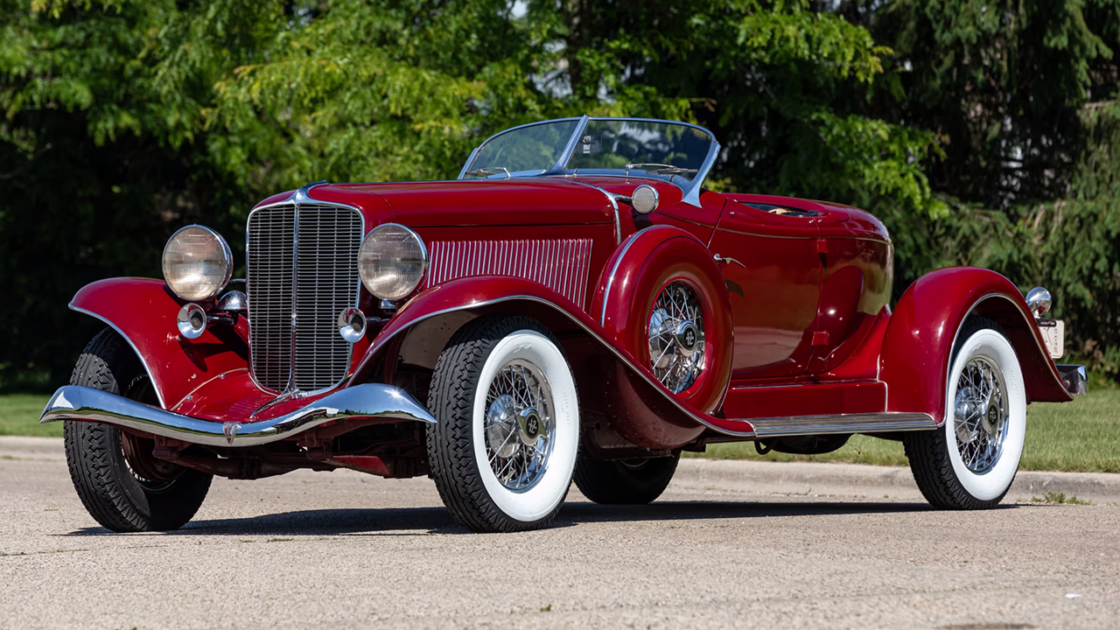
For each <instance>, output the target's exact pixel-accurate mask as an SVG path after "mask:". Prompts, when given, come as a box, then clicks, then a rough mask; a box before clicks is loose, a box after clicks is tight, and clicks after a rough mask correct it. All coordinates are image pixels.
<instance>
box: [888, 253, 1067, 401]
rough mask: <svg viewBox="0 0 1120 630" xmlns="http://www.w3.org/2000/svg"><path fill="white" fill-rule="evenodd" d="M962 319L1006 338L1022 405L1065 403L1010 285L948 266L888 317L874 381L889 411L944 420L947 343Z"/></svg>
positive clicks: (969, 269)
mask: <svg viewBox="0 0 1120 630" xmlns="http://www.w3.org/2000/svg"><path fill="white" fill-rule="evenodd" d="M970 314H971V315H981V316H984V317H987V318H989V319H992V320H994V321H995V322H996V323H997V324H999V325H1000V326H1001V327H1002V328H1003V330H1004V331H1005V332H1006V333H1007V336H1008V337H1009V339H1010V341H1011V343H1012V344H1013V345H1014V346H1015V353H1016V354H1017V355H1018V357H1019V363H1020V364H1021V365H1022V367H1023V374H1024V376H1025V377H1026V383H1027V399H1028V401H1045V402H1065V401H1068V400H1071V399H1072V396H1070V394H1069V393H1068V392H1067V391H1066V390H1065V388H1064V387H1063V386H1062V382H1061V379H1060V378H1059V376H1058V372H1057V369H1056V368H1055V367H1054V362H1053V361H1052V360H1051V359H1050V355H1049V354H1047V353H1046V351H1045V350H1044V348H1045V345H1044V344H1043V341H1042V336H1041V334H1040V333H1039V332H1038V327H1037V326H1035V325H1034V321H1033V318H1032V317H1031V316H1030V311H1029V309H1028V308H1027V303H1026V300H1024V299H1023V296H1022V294H1020V293H1019V291H1018V290H1017V289H1016V288H1015V285H1013V284H1011V281H1009V280H1008V279H1007V278H1004V277H1003V276H1001V275H999V274H998V273H995V272H994V271H989V270H987V269H977V268H973V267H951V268H948V269H940V270H938V271H934V272H932V273H928V274H926V275H924V276H922V277H921V278H919V279H918V281H917V282H915V283H914V284H912V285H911V286H910V288H909V289H907V290H906V293H904V294H903V295H902V298H901V299H900V300H899V301H898V306H897V307H896V308H895V311H894V315H892V316H891V322H890V325H889V327H888V329H887V334H886V338H885V340H884V342H883V346H882V351H881V358H880V363H881V366H882V369H881V371H880V374H879V376H880V378H881V379H882V380H883V381H884V382H885V383H887V384H888V386H889V387H890V395H889V396H888V408H889V409H890V410H891V411H901V410H903V409H905V410H919V411H925V412H926V413H929V414H930V415H932V416H933V417H934V419H935V420H937V421H938V422H941V421H942V420H943V419H944V417H945V410H944V402H943V401H944V400H945V392H946V386H947V382H946V378H947V375H948V370H949V360H950V357H951V355H952V349H953V343H954V340H955V339H956V336H957V330H958V329H959V328H960V325H961V323H962V322H963V321H964V319H965V316H966V315H970Z"/></svg>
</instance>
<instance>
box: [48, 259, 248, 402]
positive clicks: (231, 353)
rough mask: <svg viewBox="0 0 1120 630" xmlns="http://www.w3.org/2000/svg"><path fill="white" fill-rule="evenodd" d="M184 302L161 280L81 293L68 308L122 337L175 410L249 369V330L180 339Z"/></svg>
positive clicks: (118, 282)
mask: <svg viewBox="0 0 1120 630" xmlns="http://www.w3.org/2000/svg"><path fill="white" fill-rule="evenodd" d="M182 305H183V302H181V301H180V300H179V299H177V298H176V297H175V296H174V295H173V294H172V293H171V291H170V290H168V288H167V284H166V283H164V282H163V281H162V280H152V279H146V278H111V279H108V280H100V281H98V282H94V283H92V284H89V285H86V286H85V287H82V289H81V290H79V291H78V293H77V294H76V295H74V299H73V300H71V301H70V308H71V309H72V310H75V311H77V312H79V313H84V314H86V315H89V316H91V317H95V318H97V319H99V320H101V321H103V322H105V323H106V324H108V325H109V326H110V327H111V328H113V329H114V330H116V331H117V333H119V334H120V335H121V337H124V339H125V341H127V342H128V344H129V345H130V346H132V349H133V350H134V351H135V352H136V357H137V359H139V361H140V363H141V364H142V365H143V366H144V371H145V372H147V374H148V377H149V378H150V379H151V381H152V387H153V389H155V391H156V395H157V396H158V397H159V403H160V405H161V406H162V407H163V408H164V409H168V410H172V409H175V408H176V407H177V406H178V405H179V403H181V402H182V401H183V399H184V398H186V397H187V396H188V395H189V394H190V393H191V392H192V391H194V390H196V389H198V388H199V387H200V386H201V385H203V384H204V383H206V382H207V381H210V380H211V379H213V378H215V377H218V376H221V375H222V374H225V373H227V372H229V371H230V370H236V369H244V368H246V367H247V366H248V357H249V346H248V343H247V341H246V340H247V338H248V329H247V327H246V324H245V320H244V318H240V319H239V320H238V324H237V325H236V326H233V327H231V326H228V325H212V326H208V327H207V328H206V331H205V332H204V333H203V334H202V336H201V337H199V338H198V339H193V340H190V339H186V338H184V337H182V336H181V335H180V334H179V330H178V328H177V326H176V317H177V316H178V314H179V309H180V308H182Z"/></svg>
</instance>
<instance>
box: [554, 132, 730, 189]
mask: <svg viewBox="0 0 1120 630" xmlns="http://www.w3.org/2000/svg"><path fill="white" fill-rule="evenodd" d="M581 136H582V137H580V139H579V141H578V143H577V144H576V148H575V151H574V152H572V157H571V158H570V159H569V160H568V163H567V164H566V165H565V170H567V171H574V172H576V173H580V172H583V173H586V172H588V171H593V172H596V173H599V172H606V171H618V170H621V171H623V173H624V174H641V173H652V174H656V175H666V176H669V177H670V178H673V177H683V178H684V179H687V180H690V181H691V180H692V178H694V177H695V176H696V174H697V173H698V172H699V171H700V167H701V166H703V164H704V159H705V158H706V157H707V156H708V150H709V149H710V148H711V147H712V137H711V136H710V135H709V134H708V133H707V132H705V131H703V130H701V129H697V128H696V127H689V126H686V125H677V124H673V123H663V122H652V121H646V120H591V121H588V123H587V127H586V128H585V129H584V130H583V133H582V134H581Z"/></svg>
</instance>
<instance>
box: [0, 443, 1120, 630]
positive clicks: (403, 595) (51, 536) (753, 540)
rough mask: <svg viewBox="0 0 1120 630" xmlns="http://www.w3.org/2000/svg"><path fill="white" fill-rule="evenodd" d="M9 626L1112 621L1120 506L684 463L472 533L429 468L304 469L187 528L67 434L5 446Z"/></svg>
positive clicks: (224, 502) (213, 504) (1056, 624)
mask: <svg viewBox="0 0 1120 630" xmlns="http://www.w3.org/2000/svg"><path fill="white" fill-rule="evenodd" d="M774 465H775V466H781V464H774ZM0 626H2V627H5V628H9V627H10V628H36V627H66V628H77V627H89V628H106V629H112V628H133V627H136V628H160V627H175V628H207V629H209V628H225V627H244V628H258V627H284V628H304V627H308V628H310V627H326V626H331V627H342V628H350V627H355V628H372V627H401V626H412V627H431V628H447V627H493V628H510V627H539V626H545V627H554V626H555V627H588V626H593V627H594V626H598V627H642V628H647V627H654V628H679V627H747V626H750V627H774V628H802V627H804V628H849V627H850V628H954V629H961V630H963V629H966V628H974V629H980V628H985V629H999V628H1034V627H1038V628H1118V627H1120V507H1116V506H1114V505H1094V506H1077V505H1030V504H1013V505H1010V506H1008V507H1006V508H1004V509H1000V510H996V511H991V512H984V513H947V512H934V511H932V510H930V509H928V508H927V507H926V506H925V505H924V504H922V503H917V502H914V501H913V499H911V498H892V497H890V496H888V497H886V498H875V499H869V498H867V497H862V498H860V497H842V496H838V497H818V496H811V495H809V496H797V495H779V494H772V493H769V492H768V491H767V488H765V487H761V488H758V489H757V490H756V491H755V492H754V493H751V492H742V491H727V490H720V489H718V488H714V487H712V488H707V487H704V486H702V485H698V484H695V483H692V484H689V483H681V484H676V485H675V486H674V487H670V489H669V491H668V492H667V493H666V495H665V497H663V499H662V500H661V501H659V502H658V503H655V504H654V505H651V506H645V507H638V508H629V507H626V508H618V507H600V506H596V505H593V504H590V503H587V502H586V501H585V500H584V499H583V498H582V497H580V496H578V493H576V492H575V490H573V492H572V495H571V496H570V497H569V504H568V505H567V506H566V507H565V509H564V511H563V512H562V513H561V515H560V518H559V520H558V522H557V524H556V526H555V527H553V528H551V529H549V530H546V531H541V532H532V533H527V534H515V535H477V534H471V533H468V532H466V531H465V530H463V529H461V528H459V527H457V526H455V525H453V524H452V523H451V522H450V521H449V519H448V516H447V514H446V512H445V511H444V509H443V507H442V506H441V505H440V503H439V498H438V496H437V495H436V492H435V489H434V487H433V486H432V484H431V483H430V482H429V481H428V480H425V479H417V480H408V481H387V480H382V479H377V478H374V477H367V476H363V475H360V474H358V473H350V472H334V473H310V472H308V473H296V474H291V475H287V476H284V477H278V478H272V479H266V480H261V481H256V482H235V481H227V480H216V481H215V484H214V486H213V488H212V489H211V492H210V496H209V498H208V499H207V502H206V504H205V505H204V506H203V507H202V510H201V511H200V512H199V514H198V516H197V517H196V519H195V521H193V522H192V523H191V524H190V525H188V526H187V528H185V529H184V530H182V531H180V532H176V533H171V534H140V535H123V536H122V535H114V534H109V533H107V532H106V531H105V530H103V529H100V528H98V527H96V526H95V525H94V522H93V521H92V519H90V517H89V516H88V515H87V514H86V513H85V511H84V510H83V508H82V507H81V505H80V503H79V502H78V498H77V496H76V495H75V494H74V491H73V489H72V488H71V486H70V480H69V478H68V476H67V473H66V467H65V463H64V462H62V461H61V459H59V457H58V454H57V453H55V452H53V451H51V450H50V449H46V450H40V451H32V452H27V453H14V454H13V453H6V454H5V453H0Z"/></svg>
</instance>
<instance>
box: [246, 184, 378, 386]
mask: <svg viewBox="0 0 1120 630" xmlns="http://www.w3.org/2000/svg"><path fill="white" fill-rule="evenodd" d="M246 239H247V240H246V255H247V256H246V257H247V263H248V278H247V280H248V289H247V293H248V296H249V332H250V334H249V354H250V360H251V365H252V370H253V376H254V378H256V379H257V383H259V384H260V385H261V386H262V387H265V388H267V389H270V390H273V391H277V392H282V391H290V390H299V391H316V390H320V389H326V388H329V387H331V386H333V385H335V384H336V383H338V382H339V381H341V380H342V379H343V378H344V377H345V376H346V371H347V370H348V369H349V367H350V356H351V348H352V347H351V345H350V344H349V343H347V342H346V341H345V340H344V339H343V338H342V337H341V336H339V334H338V329H337V326H336V323H335V322H336V320H337V318H338V314H339V313H340V312H341V311H342V309H344V308H346V307H348V306H356V305H357V302H358V268H357V258H358V247H359V246H360V245H361V240H362V217H361V215H360V214H358V212H357V211H356V210H354V209H352V208H344V207H338V206H328V205H317V204H300V205H298V206H295V205H292V204H284V205H279V206H272V207H268V208H261V209H258V210H256V211H254V212H253V214H252V215H250V217H249V224H248V227H247V228H246Z"/></svg>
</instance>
